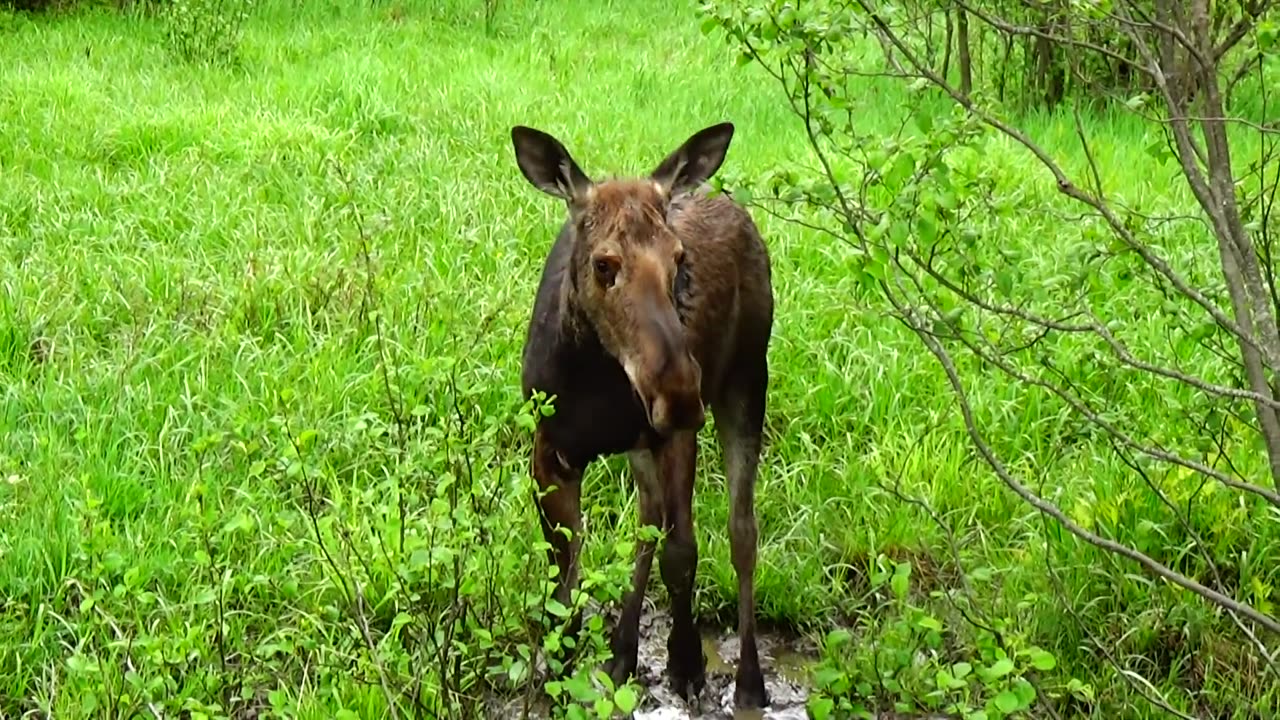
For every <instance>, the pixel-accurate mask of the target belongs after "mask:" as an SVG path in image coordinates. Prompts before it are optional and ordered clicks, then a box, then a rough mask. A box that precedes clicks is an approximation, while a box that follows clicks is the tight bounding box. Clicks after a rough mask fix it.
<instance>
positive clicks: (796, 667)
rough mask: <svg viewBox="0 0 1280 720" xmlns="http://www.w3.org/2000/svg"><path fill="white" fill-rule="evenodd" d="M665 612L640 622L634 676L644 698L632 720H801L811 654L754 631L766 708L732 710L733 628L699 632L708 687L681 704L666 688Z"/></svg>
mask: <svg viewBox="0 0 1280 720" xmlns="http://www.w3.org/2000/svg"><path fill="white" fill-rule="evenodd" d="M670 627H671V625H670V621H669V619H668V616H667V614H666V613H665V611H662V610H657V611H655V610H654V609H652V608H650V609H649V611H648V612H646V613H645V615H644V616H642V617H641V618H640V653H639V655H640V657H639V667H638V668H637V670H636V675H637V676H638V679H639V681H640V682H641V683H643V684H644V686H645V687H646V688H647V690H648V695H647V696H646V697H645V699H644V701H643V702H642V703H641V705H640V708H639V709H637V710H636V712H635V716H634V717H635V720H806V718H807V717H808V714H807V713H806V712H805V702H806V701H807V700H808V699H809V692H808V689H807V686H806V681H807V678H806V674H807V668H808V666H809V665H810V664H811V663H813V662H816V660H817V656H816V652H815V651H814V650H813V649H811V648H806V647H804V646H803V644H802V643H801V642H800V641H799V640H795V639H791V638H783V637H780V636H778V635H775V634H771V633H767V632H760V631H757V633H756V646H757V649H758V650H759V653H760V667H761V669H762V670H763V671H764V683H765V688H766V689H767V690H768V691H769V707H767V708H764V709H763V710H755V711H746V710H738V711H736V712H735V711H734V709H733V690H734V681H733V676H734V673H735V672H736V671H737V669H738V647H739V646H738V635H737V629H736V628H728V629H723V630H721V629H710V628H705V627H704V628H703V631H702V652H703V654H704V655H705V656H706V658H707V684H706V686H705V687H704V688H703V689H702V694H701V695H700V696H699V697H698V698H697V699H696V700H695V701H694V702H691V703H685V702H684V701H683V700H681V699H680V698H679V697H677V696H676V695H675V693H673V692H671V690H670V689H669V688H668V687H667V683H666V667H667V631H668V629H669V628H670Z"/></svg>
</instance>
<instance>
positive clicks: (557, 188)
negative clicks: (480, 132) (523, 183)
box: [511, 125, 592, 201]
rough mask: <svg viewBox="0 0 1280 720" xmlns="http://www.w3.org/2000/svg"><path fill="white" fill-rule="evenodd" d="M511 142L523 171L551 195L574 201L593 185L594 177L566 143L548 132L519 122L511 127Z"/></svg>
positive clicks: (528, 178) (517, 162)
mask: <svg viewBox="0 0 1280 720" xmlns="http://www.w3.org/2000/svg"><path fill="white" fill-rule="evenodd" d="M511 144H512V145H513V146H514V147H515V151H516V164H517V165H519V166H520V172H521V173H523V174H524V176H525V178H526V179H527V180H528V181H529V182H530V183H532V184H533V186H534V187H536V188H538V189H539V190H541V191H543V192H545V193H547V194H548V195H554V196H556V197H558V198H561V199H564V200H568V201H575V200H578V199H580V198H581V197H582V196H583V194H584V193H586V192H587V189H588V188H590V187H591V185H592V182H591V178H589V177H587V174H586V173H584V172H582V168H580V167H578V163H576V162H574V160H573V157H572V156H571V155H569V151H568V150H566V149H565V147H564V145H563V144H561V142H560V141H559V140H557V139H555V138H554V137H552V136H550V135H548V134H547V133H544V132H542V131H541V130H535V129H533V128H531V127H525V126H523V125H516V126H515V127H513V128H511Z"/></svg>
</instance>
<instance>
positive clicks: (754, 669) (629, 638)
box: [513, 126, 773, 708]
mask: <svg viewBox="0 0 1280 720" xmlns="http://www.w3.org/2000/svg"><path fill="white" fill-rule="evenodd" d="M724 127H728V128H729V132H730V133H731V132H732V127H731V126H714V127H713V128H709V129H708V130H712V129H716V128H719V129H720V130H721V131H723V128H724ZM535 132H536V131H535ZM707 132H708V131H703V134H705V133H707ZM697 138H698V135H695V136H694V137H693V138H691V139H690V141H689V142H688V143H686V145H685V146H682V148H681V149H680V150H678V151H677V152H676V153H673V154H672V155H671V156H669V157H668V158H667V159H666V160H664V163H663V164H662V165H660V166H659V167H658V169H657V170H655V173H654V174H653V175H652V176H651V178H645V179H622V180H606V181H601V182H599V183H592V185H591V191H590V201H591V203H592V205H591V207H592V209H593V213H594V219H593V220H588V219H585V218H584V217H583V215H582V212H581V208H580V207H579V208H576V209H575V210H576V212H571V213H570V219H569V220H567V221H566V222H565V223H564V224H563V225H562V227H561V229H560V231H559V233H558V234H557V237H556V240H555V242H554V244H553V245H552V247H551V250H550V252H549V253H548V256H547V259H546V262H545V264H544V267H543V271H542V278H541V281H540V283H539V286H538V290H537V295H536V297H535V300H534V306H533V313H532V317H531V319H530V323H529V327H528V332H527V336H526V340H525V346H524V352H523V367H522V373H521V381H522V389H523V393H524V396H525V397H526V398H528V397H529V396H530V395H531V394H532V392H533V391H534V390H535V389H536V390H539V391H542V392H545V393H546V394H547V395H548V396H551V395H554V396H555V397H556V399H555V403H554V405H555V413H554V414H553V415H551V416H550V417H542V418H540V420H539V425H538V428H537V430H536V432H535V434H534V446H533V452H532V458H531V465H532V471H533V474H534V476H535V478H536V479H537V481H538V485H539V487H540V488H541V489H542V491H544V492H546V491H550V492H549V494H547V495H545V496H543V497H542V498H540V500H539V508H540V511H541V520H542V530H543V533H544V537H545V538H546V539H547V541H548V542H549V543H550V544H551V546H552V547H551V550H549V552H548V558H549V561H550V562H551V563H552V564H554V565H557V566H558V567H559V569H560V574H559V577H558V579H557V589H556V595H557V597H558V599H560V600H561V602H565V603H566V604H567V603H568V602H569V593H570V590H571V589H572V588H574V587H576V586H577V577H578V567H577V557H578V552H579V549H580V546H581V537H580V533H581V506H580V503H581V479H582V475H583V472H584V471H585V469H586V468H587V466H588V465H589V464H590V463H591V462H592V461H594V460H596V459H597V458H599V457H601V456H607V455H615V454H619V453H627V454H628V458H629V461H630V465H631V469H632V474H633V477H634V479H635V481H636V485H637V491H638V496H639V498H638V501H639V515H640V522H641V524H652V525H657V526H658V527H659V528H660V529H662V530H663V531H664V532H666V542H665V545H664V547H663V552H662V555H661V557H660V558H659V572H660V574H661V576H662V579H663V582H664V584H666V586H667V589H668V594H669V595H670V597H671V617H672V627H671V632H670V635H669V636H668V643H667V647H668V658H669V659H668V667H667V672H668V675H669V676H670V679H671V682H672V685H673V687H674V689H675V690H676V692H677V693H678V694H680V695H681V696H683V697H691V696H693V695H696V694H698V693H699V692H700V690H701V688H702V686H703V684H704V682H705V665H706V661H705V658H704V657H703V655H702V647H701V640H700V637H699V635H698V633H697V630H696V628H695V626H694V622H693V617H692V597H693V586H694V576H695V572H696V568H697V558H698V547H697V543H696V538H695V536H694V533H693V519H692V515H693V511H692V500H693V490H694V474H695V467H696V458H697V429H690V428H689V427H685V428H683V429H679V430H677V431H676V432H674V433H672V434H670V435H668V436H663V435H661V434H659V433H657V432H656V431H655V430H654V429H653V428H652V427H651V426H650V424H649V420H648V417H647V416H646V412H645V408H644V406H643V405H642V403H641V402H640V400H639V398H638V396H637V391H636V390H634V389H633V387H632V385H631V382H630V380H629V378H628V376H627V374H626V373H625V372H624V370H623V368H622V365H621V364H620V362H619V360H618V359H617V358H616V357H614V356H613V355H612V354H610V352H608V351H607V350H606V345H607V344H608V343H606V342H603V341H602V338H601V337H600V334H599V332H597V329H596V326H595V324H593V321H592V320H591V319H590V318H591V313H590V312H589V309H588V308H584V307H581V300H578V301H575V298H578V297H581V296H582V293H581V292H580V285H581V283H584V282H588V281H591V276H590V275H589V274H586V275H584V274H583V271H582V270H581V268H583V267H584V266H589V262H588V260H589V259H588V258H585V257H583V253H584V252H585V250H584V248H583V246H584V245H585V243H584V242H581V241H580V238H579V233H580V232H581V231H583V229H584V228H585V227H586V225H585V224H584V223H588V222H591V221H594V222H597V223H602V222H604V223H607V222H613V223H621V224H622V225H621V226H620V227H618V228H614V230H616V231H619V232H623V233H624V234H628V237H629V238H632V240H631V241H632V242H642V241H643V237H644V233H643V232H633V231H634V230H635V228H636V226H637V224H644V223H647V222H651V221H654V220H657V221H658V222H660V223H662V222H663V221H665V226H667V227H670V228H671V229H672V230H673V231H674V233H675V236H676V237H677V238H678V240H679V242H680V243H682V245H683V249H684V253H685V256H684V262H683V264H682V265H681V266H680V267H679V268H678V269H677V270H676V272H675V274H674V276H673V277H671V278H670V280H671V282H672V287H673V288H674V297H673V298H672V301H673V303H674V307H675V312H676V315H677V316H678V318H679V326H680V330H679V332H681V333H682V337H683V339H684V342H686V343H687V346H688V350H689V353H690V355H692V357H693V358H694V359H695V360H696V362H697V363H698V365H699V366H700V368H701V383H700V393H701V399H702V401H703V402H704V403H705V404H706V406H707V407H708V409H709V410H710V411H711V413H712V416H713V417H714V420H715V426H716V435H717V438H718V440H719V442H720V445H721V448H722V450H723V451H724V455H725V467H726V474H727V476H728V480H729V501H730V520H729V528H728V530H729V533H730V538H731V545H732V556H733V564H734V567H735V570H736V572H737V574H738V580H739V623H738V631H739V636H740V641H741V647H742V652H741V656H740V659H739V665H738V672H737V678H736V682H737V688H736V691H735V704H736V705H737V706H738V707H744V708H754V707H762V706H766V705H768V694H767V692H766V690H765V686H764V681H763V675H762V673H761V670H760V667H759V659H758V656H757V652H756V643H755V601H754V579H753V575H754V568H755V564H756V544H757V529H756V520H755V514H754V486H755V479H756V466H757V463H758V460H759V453H760V444H761V434H762V430H763V422H764V412H765V405H766V394H767V388H768V364H767V359H766V355H767V350H768V344H769V339H770V334H771V330H772V323H773V293H772V287H771V271H770V264H769V256H768V253H767V250H766V248H765V245H764V242H763V241H762V239H761V237H760V235H759V232H758V231H757V228H756V226H755V224H754V222H753V221H752V219H751V217H750V216H749V215H748V214H747V213H746V211H745V210H743V209H742V208H740V207H739V206H737V205H736V204H735V203H734V202H733V201H732V200H730V199H729V198H728V197H726V196H722V195H720V196H709V195H708V194H707V193H706V192H705V190H704V189H702V188H698V189H696V190H694V191H692V192H680V193H677V194H675V195H673V196H672V197H671V199H670V201H669V202H668V201H667V199H666V198H665V197H663V195H662V188H661V187H660V186H655V182H654V180H653V179H652V178H654V177H658V178H661V177H663V172H664V169H665V170H671V169H672V168H677V171H678V169H679V167H680V164H679V163H675V162H673V158H676V157H677V156H678V154H679V153H680V152H682V151H684V150H685V149H687V148H689V147H690V146H691V144H696V140H697ZM513 139H514V140H515V142H516V150H517V157H518V158H520V159H521V161H522V162H525V159H524V158H521V155H520V154H521V152H522V151H523V152H524V153H525V158H527V157H533V158H534V161H532V162H531V163H530V164H532V165H533V170H532V171H531V170H529V169H526V166H525V165H523V164H522V166H521V169H522V171H524V172H525V175H526V177H527V178H529V179H530V181H531V182H533V183H534V184H535V185H537V186H539V187H540V188H542V189H543V190H544V191H546V192H548V193H550V194H554V195H559V196H561V197H565V198H566V199H567V200H569V201H570V206H571V208H572V207H573V203H574V202H575V201H576V200H577V197H578V196H580V195H581V194H582V192H583V191H582V187H581V186H582V185H583V183H587V182H590V181H589V180H587V179H586V177H585V175H583V174H582V173H581V171H580V170H579V169H578V168H577V167H576V165H575V164H573V163H572V162H571V161H570V162H568V163H565V162H562V161H561V160H560V158H558V157H557V156H556V151H557V150H558V151H559V152H562V153H563V157H565V158H567V157H568V154H567V151H564V150H563V147H562V146H559V145H558V143H557V142H556V141H554V140H551V141H550V142H551V143H556V144H555V146H552V145H550V144H548V143H547V142H546V141H543V143H542V144H539V143H536V142H535V143H533V144H532V146H531V147H530V146H529V144H528V143H526V145H525V146H524V147H522V145H521V140H520V139H519V138H518V137H517V136H516V131H513ZM727 144H728V143H727V139H726V140H725V141H724V145H723V147H722V148H721V150H720V155H721V156H722V155H723V148H727ZM695 149H696V148H695ZM547 156H550V157H547ZM699 162H701V163H704V166H706V165H711V164H714V166H713V167H711V170H710V172H714V170H715V168H716V167H718V164H719V161H718V159H717V158H716V157H714V152H713V153H712V156H711V158H710V160H708V159H707V157H698V156H691V159H689V161H688V164H689V165H690V166H691V167H694V168H695V170H696V169H697V163H699ZM553 163H559V164H558V165H555V164H553ZM551 167H559V168H560V169H561V172H562V175H554V173H552V172H543V173H542V174H539V172H538V170H539V169H543V170H545V169H546V168H551ZM673 172H675V171H673ZM710 172H704V173H703V174H704V175H708V176H709V174H710ZM575 184H576V186H577V187H576V189H575V187H574V186H575ZM654 213H658V215H657V217H656V218H655V216H654ZM596 229H597V230H598V229H599V228H598V227H597V228H596ZM635 238H641V239H640V240H635ZM650 272H657V270H653V269H651V270H650ZM650 279H651V280H653V281H654V282H656V281H657V279H654V278H650ZM624 307H625V306H624ZM632 312H634V311H632ZM595 317H596V318H597V320H595V323H599V322H600V320H599V319H598V318H600V317H601V313H600V311H599V310H598V309H597V312H596V314H595ZM625 320H628V321H632V322H635V320H634V319H633V318H631V317H628V318H625ZM617 322H622V320H618V321H617ZM606 329H607V330H610V331H612V332H615V333H616V334H617V333H622V334H625V333H626V332H634V330H633V328H630V327H624V328H616V327H612V328H606ZM615 342H616V339H615ZM661 377H662V376H661V374H660V375H659V378H661ZM556 526H564V527H567V528H569V529H570V530H571V531H572V532H573V539H572V540H568V539H566V538H565V537H564V535H563V534H561V533H558V532H554V528H555V527H556ZM654 550H655V548H654V547H653V544H652V543H645V542H640V543H638V547H637V555H636V565H635V573H634V577H633V587H632V589H631V591H630V592H628V594H627V596H626V598H625V599H624V603H623V608H622V616H621V618H620V620H619V622H618V625H617V626H616V627H615V629H614V634H613V638H612V649H613V655H614V659H613V660H612V662H611V664H610V667H609V668H608V669H609V671H610V674H611V676H612V677H613V680H614V682H615V683H621V682H623V681H625V680H626V679H627V678H628V677H630V676H631V675H632V674H633V673H634V672H635V669H636V661H637V648H638V622H639V616H640V611H641V606H642V603H643V598H644V591H645V586H646V584H647V582H648V579H649V576H650V568H651V561H652V559H653V556H654V554H655V553H654ZM578 623H579V619H578V618H575V619H574V621H573V623H572V625H571V627H570V629H569V632H570V633H571V634H576V632H577V629H578Z"/></svg>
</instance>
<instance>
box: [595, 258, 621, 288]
mask: <svg viewBox="0 0 1280 720" xmlns="http://www.w3.org/2000/svg"><path fill="white" fill-rule="evenodd" d="M591 265H592V267H594V268H595V271H596V277H597V278H599V280H600V282H601V283H602V284H603V285H604V286H605V287H610V286H612V285H613V280H614V277H615V276H617V274H618V261H617V260H616V259H615V258H611V257H598V258H596V259H595V260H594V261H592V263H591Z"/></svg>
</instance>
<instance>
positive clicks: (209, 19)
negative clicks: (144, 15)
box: [161, 0, 253, 63]
mask: <svg viewBox="0 0 1280 720" xmlns="http://www.w3.org/2000/svg"><path fill="white" fill-rule="evenodd" d="M252 5H253V0H168V1H167V2H165V3H164V5H163V6H162V8H163V9H162V10H161V17H163V18H164V22H165V40H166V42H167V43H168V47H169V49H170V50H171V51H173V53H174V54H176V55H177V56H178V57H179V58H181V59H183V60H187V61H193V62H206V63H231V62H234V61H235V59H236V51H237V49H238V47H239V45H240V36H241V27H242V26H243V25H244V21H245V19H247V18H248V17H249V9H250V7H252Z"/></svg>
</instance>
